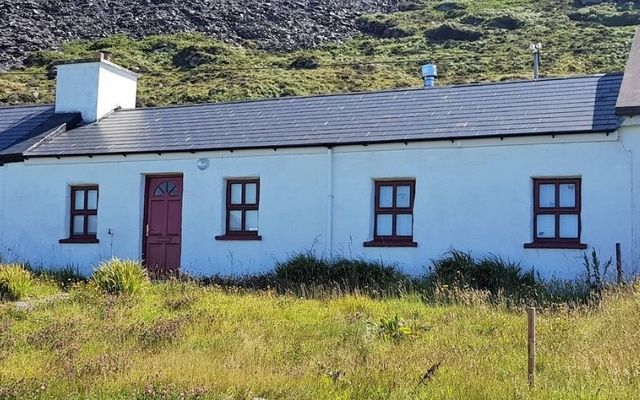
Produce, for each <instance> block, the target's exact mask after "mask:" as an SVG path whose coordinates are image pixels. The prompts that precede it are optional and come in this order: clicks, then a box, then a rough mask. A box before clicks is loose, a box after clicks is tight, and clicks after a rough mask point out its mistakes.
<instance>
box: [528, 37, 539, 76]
mask: <svg viewBox="0 0 640 400" xmlns="http://www.w3.org/2000/svg"><path fill="white" fill-rule="evenodd" d="M541 48H542V44H540V43H535V44H531V46H530V49H531V51H532V52H533V79H538V78H539V77H540V49H541Z"/></svg>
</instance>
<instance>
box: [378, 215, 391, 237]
mask: <svg viewBox="0 0 640 400" xmlns="http://www.w3.org/2000/svg"><path fill="white" fill-rule="evenodd" d="M376 235H378V236H392V235H393V216H392V215H388V214H379V215H378V232H377V233H376Z"/></svg>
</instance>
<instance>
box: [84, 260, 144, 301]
mask: <svg viewBox="0 0 640 400" xmlns="http://www.w3.org/2000/svg"><path fill="white" fill-rule="evenodd" d="M91 282H92V283H94V284H95V285H96V286H98V287H99V288H100V289H101V290H102V291H104V292H106V293H109V294H126V295H134V294H138V293H140V292H142V291H143V290H144V289H145V287H146V286H147V285H148V284H149V277H148V276H147V272H146V271H145V269H144V267H143V266H142V264H141V263H140V262H138V261H134V260H120V259H118V258H112V259H110V260H107V261H104V262H102V263H100V265H99V266H98V268H97V269H96V270H95V271H94V273H93V276H92V277H91Z"/></svg>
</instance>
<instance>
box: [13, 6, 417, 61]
mask: <svg viewBox="0 0 640 400" xmlns="http://www.w3.org/2000/svg"><path fill="white" fill-rule="evenodd" d="M411 4H412V3H408V2H405V1H404V0H73V1H69V0H0V69H3V68H4V69H6V68H9V67H16V66H21V65H22V61H23V59H24V57H25V56H26V55H27V54H28V53H29V52H32V51H36V50H45V49H54V48H57V47H58V46H59V45H60V44H61V43H65V42H68V41H72V40H78V39H96V38H102V37H107V36H110V35H113V34H116V33H120V34H124V35H127V36H129V37H132V38H136V39H140V38H144V37H146V36H149V35H158V34H169V33H179V32H201V33H204V34H205V35H207V36H208V37H211V38H216V39H224V40H229V41H232V42H236V43H241V42H242V41H243V40H253V41H255V42H256V43H258V45H259V46H260V47H261V48H263V49H265V50H269V51H282V50H285V51H289V50H294V49H299V48H309V47H315V46H318V45H320V44H321V43H324V42H326V41H329V40H334V41H335V40H340V39H344V38H347V37H349V36H352V35H354V34H355V33H357V32H358V29H357V26H356V23H355V21H356V18H357V17H358V16H360V15H362V14H365V13H390V12H393V11H398V10H399V9H403V8H406V7H411Z"/></svg>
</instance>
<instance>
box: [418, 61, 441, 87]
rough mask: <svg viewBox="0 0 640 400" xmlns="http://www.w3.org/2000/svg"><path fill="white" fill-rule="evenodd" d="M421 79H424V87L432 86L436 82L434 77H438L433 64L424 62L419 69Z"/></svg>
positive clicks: (436, 69)
mask: <svg viewBox="0 0 640 400" xmlns="http://www.w3.org/2000/svg"><path fill="white" fill-rule="evenodd" d="M420 72H421V75H422V79H423V80H424V87H425V88H430V87H434V86H435V84H436V78H437V77H438V68H437V67H436V65H435V64H425V65H423V66H422V68H421V69H420Z"/></svg>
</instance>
